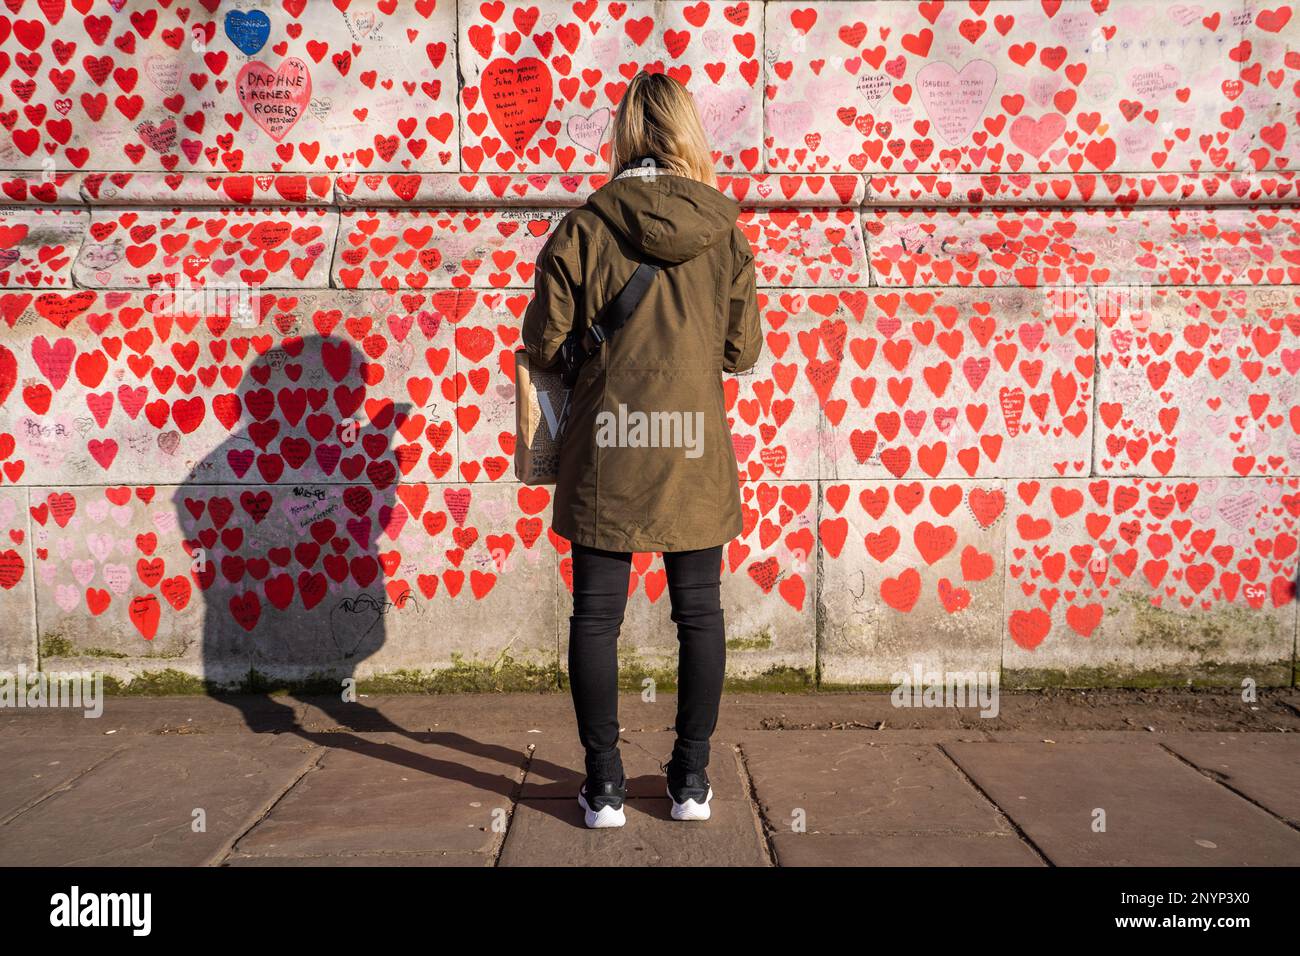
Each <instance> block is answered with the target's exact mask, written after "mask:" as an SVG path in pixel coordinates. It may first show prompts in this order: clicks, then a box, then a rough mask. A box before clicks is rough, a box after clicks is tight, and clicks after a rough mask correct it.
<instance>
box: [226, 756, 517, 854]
mask: <svg viewBox="0 0 1300 956" xmlns="http://www.w3.org/2000/svg"><path fill="white" fill-rule="evenodd" d="M310 739H312V740H313V741H315V742H317V743H319V744H322V745H323V750H322V752H321V754H320V760H319V763H318V764H317V765H316V766H315V767H314V768H313V769H312V770H311V771H310V772H309V773H307V774H306V775H305V776H304V777H303V778H302V780H300V781H299V782H298V784H297V785H296V786H295V787H294V788H293V789H292V790H291V791H290V792H289V793H287V794H285V796H284V798H283V799H282V800H280V801H279V802H278V803H277V804H276V805H275V807H274V808H272V810H271V812H270V813H268V814H267V815H266V817H265V818H264V819H262V820H260V821H259V822H258V823H257V825H256V826H255V827H253V828H252V829H251V830H250V831H249V832H248V833H247V834H246V835H245V836H244V837H243V838H241V839H240V840H239V842H238V843H237V844H236V845H235V847H234V853H235V854H236V855H239V856H274V857H294V856H336V855H344V854H356V853H369V854H378V853H397V852H403V851H404V852H422V853H440V852H444V851H455V852H462V853H488V852H490V851H491V850H492V848H493V847H494V845H495V843H496V841H497V840H498V839H499V837H498V832H497V831H495V830H494V829H493V828H494V826H497V827H499V828H502V829H503V828H504V823H505V820H506V815H507V814H508V812H509V808H510V805H511V802H512V799H513V796H514V794H515V792H516V791H517V789H518V786H519V783H520V780H521V777H522V773H523V765H524V757H525V749H524V745H523V744H522V743H521V742H520V740H518V739H513V740H509V741H503V740H488V739H485V738H472V737H466V736H462V735H460V734H451V733H448V734H412V735H402V734H392V733H385V734H367V735H365V736H360V735H356V734H350V733H333V734H312V735H310Z"/></svg>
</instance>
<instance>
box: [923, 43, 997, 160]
mask: <svg viewBox="0 0 1300 956" xmlns="http://www.w3.org/2000/svg"><path fill="white" fill-rule="evenodd" d="M997 80H998V71H997V67H995V66H994V65H993V64H992V63H990V62H988V61H987V60H971V61H970V62H969V63H967V64H966V65H965V66H964V67H962V68H961V72H960V73H959V72H958V71H957V70H955V69H953V67H952V66H951V64H948V63H945V62H943V61H942V60H935V61H933V62H931V63H927V64H926V65H925V66H923V67H921V69H920V71H919V72H918V73H917V74H916V89H917V92H918V93H919V94H920V97H921V104H922V105H923V106H924V107H925V112H926V113H927V114H928V115H929V117H930V120H931V121H932V122H933V123H934V126H935V129H937V130H938V131H939V135H940V136H942V137H943V138H944V139H945V140H947V141H948V143H949V144H951V145H953V146H955V145H957V144H958V143H962V142H965V140H966V138H967V137H968V136H970V134H971V130H973V129H974V128H975V124H976V123H978V122H979V118H980V117H981V116H983V115H984V107H985V106H987V105H988V102H989V98H990V97H991V96H992V95H993V87H994V86H995V85H996V84H997Z"/></svg>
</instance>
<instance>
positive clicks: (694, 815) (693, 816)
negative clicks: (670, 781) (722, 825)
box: [668, 787, 713, 820]
mask: <svg viewBox="0 0 1300 956" xmlns="http://www.w3.org/2000/svg"><path fill="white" fill-rule="evenodd" d="M668 799H669V800H672V802H673V819H674V820H707V819H708V818H709V816H710V815H711V814H712V811H711V810H710V809H709V801H710V800H712V799H713V788H712V787H709V792H708V793H706V794H705V795H704V802H703V803H697V802H696V801H694V800H687V801H686V802H685V803H678V802H677V801H676V799H674V798H673V792H672V791H671V790H669V791H668Z"/></svg>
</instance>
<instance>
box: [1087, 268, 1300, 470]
mask: <svg viewBox="0 0 1300 956" xmlns="http://www.w3.org/2000/svg"><path fill="white" fill-rule="evenodd" d="M1094 298H1095V299H1096V301H1097V307H1096V308H1097V312H1098V315H1099V319H1100V327H1101V335H1100V339H1099V341H1098V348H1097V358H1098V385H1097V401H1098V405H1097V413H1098V414H1097V417H1098V427H1097V433H1096V452H1095V458H1094V460H1095V467H1096V470H1097V471H1098V472H1099V473H1101V474H1110V475H1124V474H1131V475H1160V476H1170V475H1237V476H1240V477H1251V476H1257V475H1290V474H1296V473H1297V471H1300V405H1298V404H1297V403H1298V401H1300V398H1298V396H1297V386H1296V375H1297V373H1298V372H1300V292H1298V291H1297V290H1296V288H1295V287H1293V286H1284V287H1257V288H1251V289H1231V290H1229V289H1223V290H1220V289H1203V290H1194V289H1189V288H1182V289H1154V288H1153V289H1148V288H1134V289H1105V288H1103V289H1098V290H1095V292H1094Z"/></svg>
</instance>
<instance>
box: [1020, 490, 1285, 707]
mask: <svg viewBox="0 0 1300 956" xmlns="http://www.w3.org/2000/svg"><path fill="white" fill-rule="evenodd" d="M1298 492H1300V480H1297V479H1294V478H1286V479H1279V478H1189V479H1187V480H1185V481H1159V480H1149V479H1141V478H1095V479H1075V480H1064V481H1010V482H1008V500H1009V503H1010V515H1009V529H1010V530H1009V531H1008V532H1007V542H1006V544H1007V552H1006V634H1007V640H1006V641H1005V643H1004V645H1003V651H1004V652H1003V663H1004V666H1005V667H1006V669H1007V671H1008V673H1009V679H1012V678H1013V677H1014V678H1015V679H1016V680H1020V681H1024V682H1028V683H1039V682H1044V681H1046V682H1049V683H1056V682H1065V683H1071V682H1078V683H1087V684H1091V683H1108V684H1123V683H1126V682H1143V681H1152V680H1160V681H1169V680H1172V679H1176V680H1185V679H1194V680H1202V681H1209V682H1212V683H1227V684H1234V683H1239V682H1240V680H1241V679H1242V678H1243V677H1251V678H1253V679H1254V680H1255V681H1256V682H1257V683H1259V684H1266V683H1268V684H1284V683H1289V682H1290V680H1291V670H1290V668H1291V658H1292V653H1293V650H1294V640H1295V626H1296V620H1295V619H1296V605H1295V584H1294V582H1295V579H1296V570H1297V546H1296V542H1297V529H1298V528H1300V493H1298ZM1017 674H1018V675H1019V676H1018V677H1017V676H1015V675H1017Z"/></svg>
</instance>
